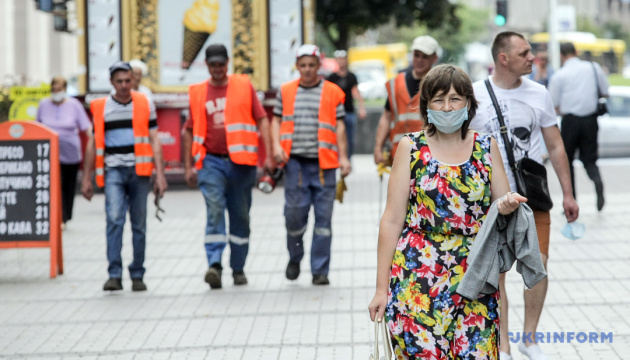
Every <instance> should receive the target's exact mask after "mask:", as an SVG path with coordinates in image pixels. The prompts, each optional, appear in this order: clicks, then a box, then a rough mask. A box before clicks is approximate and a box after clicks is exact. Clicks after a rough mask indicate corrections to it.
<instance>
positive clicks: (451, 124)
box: [427, 106, 468, 134]
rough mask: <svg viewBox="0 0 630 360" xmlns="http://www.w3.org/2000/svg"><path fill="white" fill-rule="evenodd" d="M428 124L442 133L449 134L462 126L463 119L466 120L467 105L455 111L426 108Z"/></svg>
mask: <svg viewBox="0 0 630 360" xmlns="http://www.w3.org/2000/svg"><path fill="white" fill-rule="evenodd" d="M427 115H428V116H427V117H428V118H429V124H433V125H435V127H436V128H437V129H438V130H439V131H440V132H443V133H446V134H450V133H454V132H455V131H457V130H458V129H459V128H461V127H462V124H463V123H464V121H466V120H468V106H464V107H463V108H461V109H459V110H455V111H438V110H431V109H427Z"/></svg>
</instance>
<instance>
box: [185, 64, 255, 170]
mask: <svg viewBox="0 0 630 360" xmlns="http://www.w3.org/2000/svg"><path fill="white" fill-rule="evenodd" d="M208 82H209V80H206V81H202V82H200V83H197V84H193V85H190V87H189V99H190V111H191V114H190V115H191V117H192V120H193V144H192V156H193V159H194V161H195V167H196V168H197V169H201V168H202V167H203V159H204V158H205V157H206V148H205V146H204V145H203V143H204V142H205V140H206V135H207V131H208V113H207V110H206V99H207V97H208ZM251 86H252V85H251V83H250V82H249V78H248V77H247V75H228V86H227V94H226V96H225V99H226V100H225V110H224V118H225V135H226V141H227V147H228V152H229V154H230V160H232V162H234V163H236V164H240V165H251V166H255V165H257V164H258V126H257V125H256V120H255V119H254V117H253V116H252V101H253V100H252V97H251V95H250V94H251V91H252V90H251Z"/></svg>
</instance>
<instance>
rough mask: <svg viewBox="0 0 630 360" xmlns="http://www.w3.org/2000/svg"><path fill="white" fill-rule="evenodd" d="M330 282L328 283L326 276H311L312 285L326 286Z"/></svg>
mask: <svg viewBox="0 0 630 360" xmlns="http://www.w3.org/2000/svg"><path fill="white" fill-rule="evenodd" d="M328 284H330V282H329V281H328V276H326V275H321V274H315V275H313V285H328Z"/></svg>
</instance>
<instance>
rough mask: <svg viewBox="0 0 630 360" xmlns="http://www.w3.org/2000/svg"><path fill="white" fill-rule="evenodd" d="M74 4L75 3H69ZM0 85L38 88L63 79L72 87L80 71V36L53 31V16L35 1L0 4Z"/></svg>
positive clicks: (15, 0) (20, 0)
mask: <svg viewBox="0 0 630 360" xmlns="http://www.w3.org/2000/svg"><path fill="white" fill-rule="evenodd" d="M68 4H72V2H70V3H68ZM0 18H1V19H2V20H1V21H0V29H2V31H1V32H0V49H2V51H1V52H0V85H1V86H3V87H8V86H12V85H39V84H40V83H41V82H45V83H48V82H50V79H51V77H52V76H55V75H61V76H64V77H65V78H67V79H68V80H69V81H70V83H72V82H73V79H75V78H76V77H77V75H79V74H81V73H82V72H85V70H84V69H81V68H80V67H79V56H78V48H79V46H78V40H77V36H76V35H74V34H71V33H67V32H57V31H55V30H54V25H53V16H52V15H51V14H50V13H45V12H43V11H39V10H37V9H36V6H35V2H34V1H30V0H29V1H26V0H2V1H0Z"/></svg>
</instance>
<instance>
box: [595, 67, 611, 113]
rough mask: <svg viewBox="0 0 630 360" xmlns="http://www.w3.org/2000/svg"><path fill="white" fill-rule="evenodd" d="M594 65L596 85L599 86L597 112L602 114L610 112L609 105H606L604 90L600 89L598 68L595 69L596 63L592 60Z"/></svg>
mask: <svg viewBox="0 0 630 360" xmlns="http://www.w3.org/2000/svg"><path fill="white" fill-rule="evenodd" d="M591 66H592V67H593V73H594V74H595V86H597V110H596V111H595V114H596V115H597V116H602V115H604V114H607V113H608V106H607V105H606V98H605V97H602V92H601V91H600V90H599V81H597V70H595V64H593V63H592V62H591Z"/></svg>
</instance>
